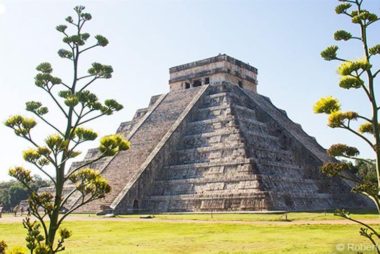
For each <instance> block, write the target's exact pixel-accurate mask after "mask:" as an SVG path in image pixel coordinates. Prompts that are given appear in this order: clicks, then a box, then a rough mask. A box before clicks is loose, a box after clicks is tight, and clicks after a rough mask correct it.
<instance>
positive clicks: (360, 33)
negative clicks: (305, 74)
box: [314, 0, 380, 253]
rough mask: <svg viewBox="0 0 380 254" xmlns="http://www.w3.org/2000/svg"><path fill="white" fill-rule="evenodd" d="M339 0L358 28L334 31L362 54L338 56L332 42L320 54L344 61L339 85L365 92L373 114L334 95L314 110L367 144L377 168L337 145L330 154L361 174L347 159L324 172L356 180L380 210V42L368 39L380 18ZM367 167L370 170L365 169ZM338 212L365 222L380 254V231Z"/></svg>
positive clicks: (350, 0)
mask: <svg viewBox="0 0 380 254" xmlns="http://www.w3.org/2000/svg"><path fill="white" fill-rule="evenodd" d="M339 1H340V2H341V3H340V4H339V5H338V6H337V7H336V9H335V11H336V13H337V14H339V15H343V16H346V17H348V18H349V19H350V20H351V22H352V23H353V24H354V26H356V27H357V28H358V30H357V31H356V32H355V34H351V33H350V32H348V31H345V30H338V31H336V32H335V34H334V39H335V40H337V41H346V42H348V43H351V42H354V41H355V42H356V43H360V44H361V47H362V50H363V55H362V56H360V58H358V59H346V58H344V57H341V56H338V54H337V53H338V50H339V48H338V46H336V45H333V46H329V47H327V48H326V49H325V50H324V51H322V52H321V56H322V57H323V58H324V59H325V60H327V61H332V60H336V61H339V62H341V64H340V66H339V67H338V74H339V76H340V81H339V86H340V87H341V88H343V89H351V90H352V89H355V90H360V91H362V92H363V93H364V94H365V96H366V97H367V99H368V107H369V112H371V113H370V115H364V114H362V113H359V112H354V111H342V110H341V104H340V102H339V101H338V100H337V99H336V98H333V97H331V96H329V97H325V98H321V99H320V100H319V101H318V102H316V104H315V105H314V112H316V113H325V114H328V126H329V127H331V128H341V129H345V130H347V131H349V132H350V133H352V134H353V135H355V136H357V137H358V138H360V139H362V140H363V141H364V142H365V143H367V144H368V145H369V147H370V148H371V149H372V151H373V153H374V155H375V168H373V167H372V163H373V162H372V161H371V160H367V159H363V158H360V156H359V150H358V149H357V148H356V147H353V146H349V145H346V144H335V145H332V146H331V147H330V148H329V149H328V154H329V155H330V156H332V157H336V158H340V159H342V158H344V159H355V160H358V161H360V163H361V165H359V166H360V167H361V169H362V172H359V175H358V174H357V175H356V176H355V175H354V174H347V171H348V170H350V168H352V166H351V165H350V163H347V161H333V162H326V163H325V164H324V165H323V166H322V172H324V173H326V174H328V175H330V176H339V177H342V178H345V179H348V180H349V181H351V182H353V183H354V184H355V187H354V188H353V191H354V192H357V193H361V194H363V195H365V196H367V197H368V198H370V199H371V200H372V201H373V202H374V204H375V205H376V207H377V210H378V212H379V213H380V199H379V198H380V196H379V190H380V135H379V134H380V127H379V116H378V111H379V109H380V107H379V105H378V102H377V98H376V96H377V94H376V90H375V81H376V77H377V75H378V74H379V73H380V69H378V67H377V68H376V67H375V66H374V63H376V57H378V55H379V54H380V44H375V45H370V44H371V41H370V40H369V36H370V34H369V32H370V28H372V27H373V25H374V24H375V23H376V22H378V21H379V18H378V16H377V15H376V14H375V13H373V12H370V11H368V10H366V9H364V6H363V0H339ZM363 164H367V167H364V166H363ZM366 169H367V171H366V172H365V170H366ZM360 173H362V175H360ZM337 215H340V216H342V217H344V218H347V219H349V220H352V221H354V222H356V223H359V224H360V225H362V228H361V230H360V234H361V235H362V236H364V237H366V238H368V240H370V241H371V242H372V243H373V244H374V246H375V248H376V250H377V253H380V250H379V246H378V245H377V243H379V240H380V234H379V233H378V232H377V231H376V230H375V229H374V228H372V227H371V226H369V225H366V224H364V223H362V222H360V221H357V220H355V219H353V218H351V216H350V215H349V213H348V212H347V211H344V210H340V211H337Z"/></svg>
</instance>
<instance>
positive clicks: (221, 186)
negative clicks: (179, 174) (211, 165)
mask: <svg viewBox="0 0 380 254" xmlns="http://www.w3.org/2000/svg"><path fill="white" fill-rule="evenodd" d="M259 186H260V183H259V181H258V178H257V177H256V176H255V175H251V176H240V177H237V176H234V177H224V179H222V177H219V178H211V179H206V178H201V179H194V178H193V179H186V180H169V181H157V182H156V183H155V185H154V192H153V193H152V194H153V195H157V194H159V195H178V194H197V193H201V194H206V193H207V194H211V193H213V194H218V195H219V194H221V193H230V192H235V193H236V192H249V191H253V190H259V189H260V188H259Z"/></svg>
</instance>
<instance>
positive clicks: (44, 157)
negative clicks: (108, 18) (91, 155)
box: [5, 6, 130, 254]
mask: <svg viewBox="0 0 380 254" xmlns="http://www.w3.org/2000/svg"><path fill="white" fill-rule="evenodd" d="M84 9H85V8H84V7H83V6H77V7H75V8H74V11H75V16H74V17H71V16H69V17H67V18H66V22H67V25H59V26H57V27H56V29H57V31H58V32H60V33H61V34H62V36H63V42H64V45H65V48H63V49H60V50H58V55H59V56H60V57H61V58H63V59H65V60H67V61H68V62H70V63H71V65H72V67H73V68H72V69H73V77H72V80H71V81H70V83H68V82H66V81H63V80H62V79H61V78H59V77H57V76H54V75H53V68H52V66H51V64H50V63H47V62H44V63H41V64H39V65H38V66H37V68H36V69H37V71H38V73H37V75H36V76H35V85H36V86H37V87H38V88H40V89H41V90H42V91H43V92H44V93H45V94H46V95H48V97H49V98H51V99H52V102H53V104H54V105H55V106H56V107H57V109H56V111H58V112H54V113H55V114H58V113H60V114H61V116H62V118H63V119H64V120H65V126H64V127H63V128H59V125H58V124H55V123H54V122H52V121H51V120H50V119H49V117H48V116H49V110H48V108H47V107H46V106H44V105H42V103H41V102H38V101H29V102H26V110H27V111H29V112H30V113H31V114H33V115H34V116H35V117H37V118H38V119H39V120H40V121H41V122H43V123H44V124H46V125H47V127H48V128H50V129H51V130H52V131H53V133H52V134H51V135H49V136H47V137H46V139H45V140H44V142H38V141H37V140H35V139H34V137H33V136H32V131H33V129H34V128H35V126H36V124H37V122H36V121H35V120H34V119H33V118H29V117H25V116H21V115H14V116H11V117H10V118H9V119H8V120H7V121H6V122H5V125H6V126H8V127H10V128H12V129H13V130H14V132H15V134H16V135H17V136H19V137H21V138H23V139H25V140H26V141H28V142H29V144H30V145H31V146H32V147H33V148H30V149H27V150H25V151H24V152H23V158H24V160H25V161H27V162H29V163H31V164H32V165H34V166H35V167H36V168H37V169H38V170H39V171H40V172H41V173H42V174H44V175H45V176H46V177H47V178H48V179H49V180H50V181H51V184H52V186H53V187H54V193H49V192H42V193H41V192H37V191H36V190H35V189H34V188H33V185H34V183H35V182H36V179H35V178H33V177H32V176H31V171H30V170H27V169H25V168H23V167H14V168H11V169H10V170H9V173H10V175H11V176H13V177H15V178H16V179H17V180H18V181H19V182H21V183H22V184H23V185H24V186H25V187H26V188H27V189H28V190H29V191H30V192H31V195H30V197H29V207H30V212H31V214H32V215H33V216H34V217H35V218H36V221H32V220H31V218H30V217H27V218H26V219H25V220H24V222H23V224H24V227H25V228H26V229H27V231H28V233H27V238H26V241H27V248H28V249H29V250H30V253H37V254H38V253H40V254H41V253H49V254H52V253H57V252H59V251H62V250H64V249H65V247H64V241H65V240H66V239H67V238H69V237H70V235H71V233H70V231H68V230H67V229H65V228H62V227H61V224H62V222H63V221H64V219H65V218H66V217H67V216H68V215H69V214H71V213H72V212H74V211H75V210H76V209H78V208H79V207H81V206H83V205H85V204H87V203H89V202H91V201H93V200H96V199H100V198H103V197H104V196H105V195H106V194H107V193H109V192H110V190H111V187H110V186H109V185H108V183H107V181H106V179H104V178H103V177H102V176H101V175H100V173H99V172H98V171H96V170H94V169H91V168H90V166H91V164H92V163H94V162H96V161H98V160H101V159H102V158H104V157H106V156H113V155H115V154H116V153H118V152H119V151H123V150H127V149H129V147H130V143H129V142H128V141H127V140H126V139H125V138H124V137H122V136H120V135H110V136H105V137H103V138H101V139H100V145H99V156H98V157H97V158H96V159H94V160H92V161H89V162H87V163H86V164H84V165H81V166H80V167H77V168H73V169H71V170H70V172H68V171H67V170H66V169H67V165H68V162H69V161H70V160H72V159H73V158H75V157H77V156H78V155H79V154H80V152H79V151H78V150H77V149H78V147H79V146H80V145H81V144H83V143H85V142H89V141H93V140H95V139H96V138H97V136H98V135H97V133H96V132H95V131H93V130H91V129H89V128H87V127H84V126H85V125H86V124H88V123H89V122H91V121H93V120H95V119H98V118H100V117H103V116H106V115H111V114H113V113H114V112H115V111H119V110H121V109H122V108H123V106H122V105H121V104H119V103H118V102H117V101H115V100H113V99H108V100H105V101H104V103H101V102H100V101H99V99H98V97H97V96H96V95H95V94H94V93H92V92H91V91H90V90H88V89H89V87H90V86H91V85H92V84H93V83H94V82H95V81H97V80H100V79H110V78H111V77H112V72H113V69H112V67H111V66H110V65H104V64H100V63H96V62H95V63H93V64H92V66H91V67H90V68H89V69H88V73H87V74H84V75H82V74H81V73H80V70H79V60H80V57H81V56H82V55H84V54H87V53H88V52H89V51H90V50H91V49H94V48H98V47H105V46H107V44H108V40H107V39H106V38H105V37H104V36H102V35H96V36H94V38H93V39H92V40H93V41H94V42H93V43H91V44H90V34H88V33H86V32H84V31H83V28H84V25H85V24H86V23H87V22H89V21H90V20H91V19H92V16H91V14H90V13H86V12H84ZM70 30H71V31H72V32H70ZM69 181H70V182H72V183H74V184H75V186H76V188H75V189H74V190H73V191H72V192H70V193H69V194H67V195H65V194H64V193H63V187H64V185H65V183H67V182H69ZM74 193H80V195H81V197H82V198H81V199H80V203H78V204H75V206H74V207H72V208H71V209H70V210H68V211H67V212H66V213H65V214H63V215H60V211H61V210H62V208H63V207H64V205H65V204H66V203H67V202H68V200H69V198H70V197H71V196H72V195H73V194H74ZM57 234H59V237H58V236H57ZM57 238H58V239H57Z"/></svg>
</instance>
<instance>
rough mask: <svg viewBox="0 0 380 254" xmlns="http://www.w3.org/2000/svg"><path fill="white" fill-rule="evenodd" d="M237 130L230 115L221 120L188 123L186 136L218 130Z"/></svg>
mask: <svg viewBox="0 0 380 254" xmlns="http://www.w3.org/2000/svg"><path fill="white" fill-rule="evenodd" d="M234 129H238V125H237V123H236V121H235V118H234V117H233V116H231V115H229V116H226V117H223V118H214V119H205V120H199V121H193V122H189V123H188V128H187V131H186V134H200V133H207V132H214V131H218V130H234Z"/></svg>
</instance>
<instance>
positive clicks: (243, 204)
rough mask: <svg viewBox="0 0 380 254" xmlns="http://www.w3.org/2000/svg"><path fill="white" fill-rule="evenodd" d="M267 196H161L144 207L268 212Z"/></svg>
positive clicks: (170, 210)
mask: <svg viewBox="0 0 380 254" xmlns="http://www.w3.org/2000/svg"><path fill="white" fill-rule="evenodd" d="M267 200H268V194H266V193H262V192H257V193H250V194H248V193H245V194H244V195H235V196H226V195H220V196H205V195H203V196H201V195H176V196H161V197H155V198H152V199H149V200H147V201H146V202H145V206H146V207H147V208H148V207H149V208H151V209H152V210H153V211H168V212H184V211H188V212H196V211H236V210H240V211H241V210H254V211H258V210H268V208H269V206H268V201H267Z"/></svg>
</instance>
